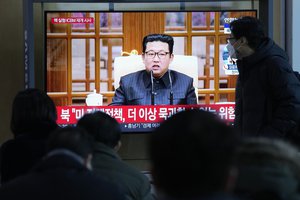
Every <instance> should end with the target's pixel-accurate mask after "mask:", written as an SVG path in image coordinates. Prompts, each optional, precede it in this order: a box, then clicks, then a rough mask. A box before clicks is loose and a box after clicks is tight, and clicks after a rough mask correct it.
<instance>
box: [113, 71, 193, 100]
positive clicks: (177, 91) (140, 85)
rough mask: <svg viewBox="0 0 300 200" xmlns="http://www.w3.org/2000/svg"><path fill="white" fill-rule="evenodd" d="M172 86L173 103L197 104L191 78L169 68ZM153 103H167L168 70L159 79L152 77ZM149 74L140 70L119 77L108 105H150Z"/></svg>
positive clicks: (168, 93)
mask: <svg viewBox="0 0 300 200" xmlns="http://www.w3.org/2000/svg"><path fill="white" fill-rule="evenodd" d="M170 77H171V80H172V88H173V104H174V105H180V104H181V105H184V104H197V99H196V94H195V88H194V87H193V79H192V78H191V77H189V76H187V75H185V74H182V73H179V72H176V71H173V70H170ZM153 87H154V93H155V96H154V102H155V105H169V104H170V91H171V84H170V79H169V74H168V72H167V73H165V74H164V75H163V77H162V78H160V79H159V80H157V79H154V81H153ZM151 89H152V85H151V76H150V74H149V73H148V72H147V71H146V70H141V71H138V72H134V73H131V74H128V75H125V76H123V77H121V80H120V87H119V88H117V89H116V92H115V96H114V97H113V100H112V103H111V104H110V105H151Z"/></svg>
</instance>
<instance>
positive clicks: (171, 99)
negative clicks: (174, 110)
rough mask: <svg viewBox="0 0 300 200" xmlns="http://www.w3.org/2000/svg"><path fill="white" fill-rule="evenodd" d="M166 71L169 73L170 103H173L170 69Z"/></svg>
mask: <svg viewBox="0 0 300 200" xmlns="http://www.w3.org/2000/svg"><path fill="white" fill-rule="evenodd" d="M168 73H169V81H170V105H173V83H172V79H171V73H170V70H168Z"/></svg>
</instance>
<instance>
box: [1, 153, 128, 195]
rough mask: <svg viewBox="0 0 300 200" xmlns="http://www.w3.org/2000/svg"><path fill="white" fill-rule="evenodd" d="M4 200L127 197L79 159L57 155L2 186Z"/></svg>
mask: <svg viewBox="0 0 300 200" xmlns="http://www.w3.org/2000/svg"><path fill="white" fill-rule="evenodd" d="M0 199H1V200H6V199H9V200H14V199H31V200H41V199H43V200H53V199H56V200H66V199H72V200H82V199H85V200H101V199H103V200H124V199H125V197H123V195H121V193H120V191H119V189H118V188H117V187H116V186H115V185H112V184H111V183H109V182H107V181H105V180H103V179H102V178H101V177H98V176H96V175H95V174H93V173H92V172H91V171H89V170H88V169H87V168H86V167H85V166H83V165H82V164H81V163H80V162H79V161H77V160H76V159H74V158H72V157H70V156H67V155H53V156H50V157H48V158H46V159H45V160H43V161H41V162H40V163H39V164H38V165H37V167H36V168H35V169H34V170H33V171H32V172H30V173H29V174H27V175H25V176H20V177H18V178H16V179H14V180H12V181H10V182H7V183H5V184H4V185H2V186H1V187H0Z"/></svg>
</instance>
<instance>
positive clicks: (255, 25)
mask: <svg viewBox="0 0 300 200" xmlns="http://www.w3.org/2000/svg"><path fill="white" fill-rule="evenodd" d="M230 30H231V33H232V35H233V36H234V37H235V38H236V39H240V38H241V37H245V38H246V39H247V40H248V45H249V46H250V47H251V48H252V49H254V50H255V49H257V47H258V46H259V45H260V43H261V42H262V41H263V39H264V38H265V37H266V36H265V33H264V28H263V24H262V23H261V21H260V20H258V19H256V18H255V17H250V16H245V17H241V18H239V19H237V20H234V21H232V22H231V23H230Z"/></svg>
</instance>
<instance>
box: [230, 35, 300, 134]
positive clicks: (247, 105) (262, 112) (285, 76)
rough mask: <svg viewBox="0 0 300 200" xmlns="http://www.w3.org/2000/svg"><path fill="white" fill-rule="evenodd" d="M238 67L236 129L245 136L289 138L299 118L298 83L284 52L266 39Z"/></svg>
mask: <svg viewBox="0 0 300 200" xmlns="http://www.w3.org/2000/svg"><path fill="white" fill-rule="evenodd" d="M237 65H238V70H239V77H238V81H237V86H236V108H235V127H236V129H237V130H238V131H239V132H240V133H241V134H242V135H246V136H270V137H289V136H288V135H289V134H290V133H291V132H293V131H294V130H295V127H296V124H297V123H298V122H299V118H300V82H299V80H298V79H297V78H296V76H295V74H294V73H293V70H292V67H291V66H290V64H289V62H288V58H287V55H286V53H285V52H284V51H283V50H282V49H281V48H280V47H278V46H277V45H276V44H275V43H274V42H273V41H272V40H271V39H269V38H266V39H265V40H264V41H263V42H262V44H261V45H260V46H259V48H258V49H257V50H256V51H255V53H254V54H252V55H250V56H248V57H245V58H243V59H241V60H238V61H237Z"/></svg>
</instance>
